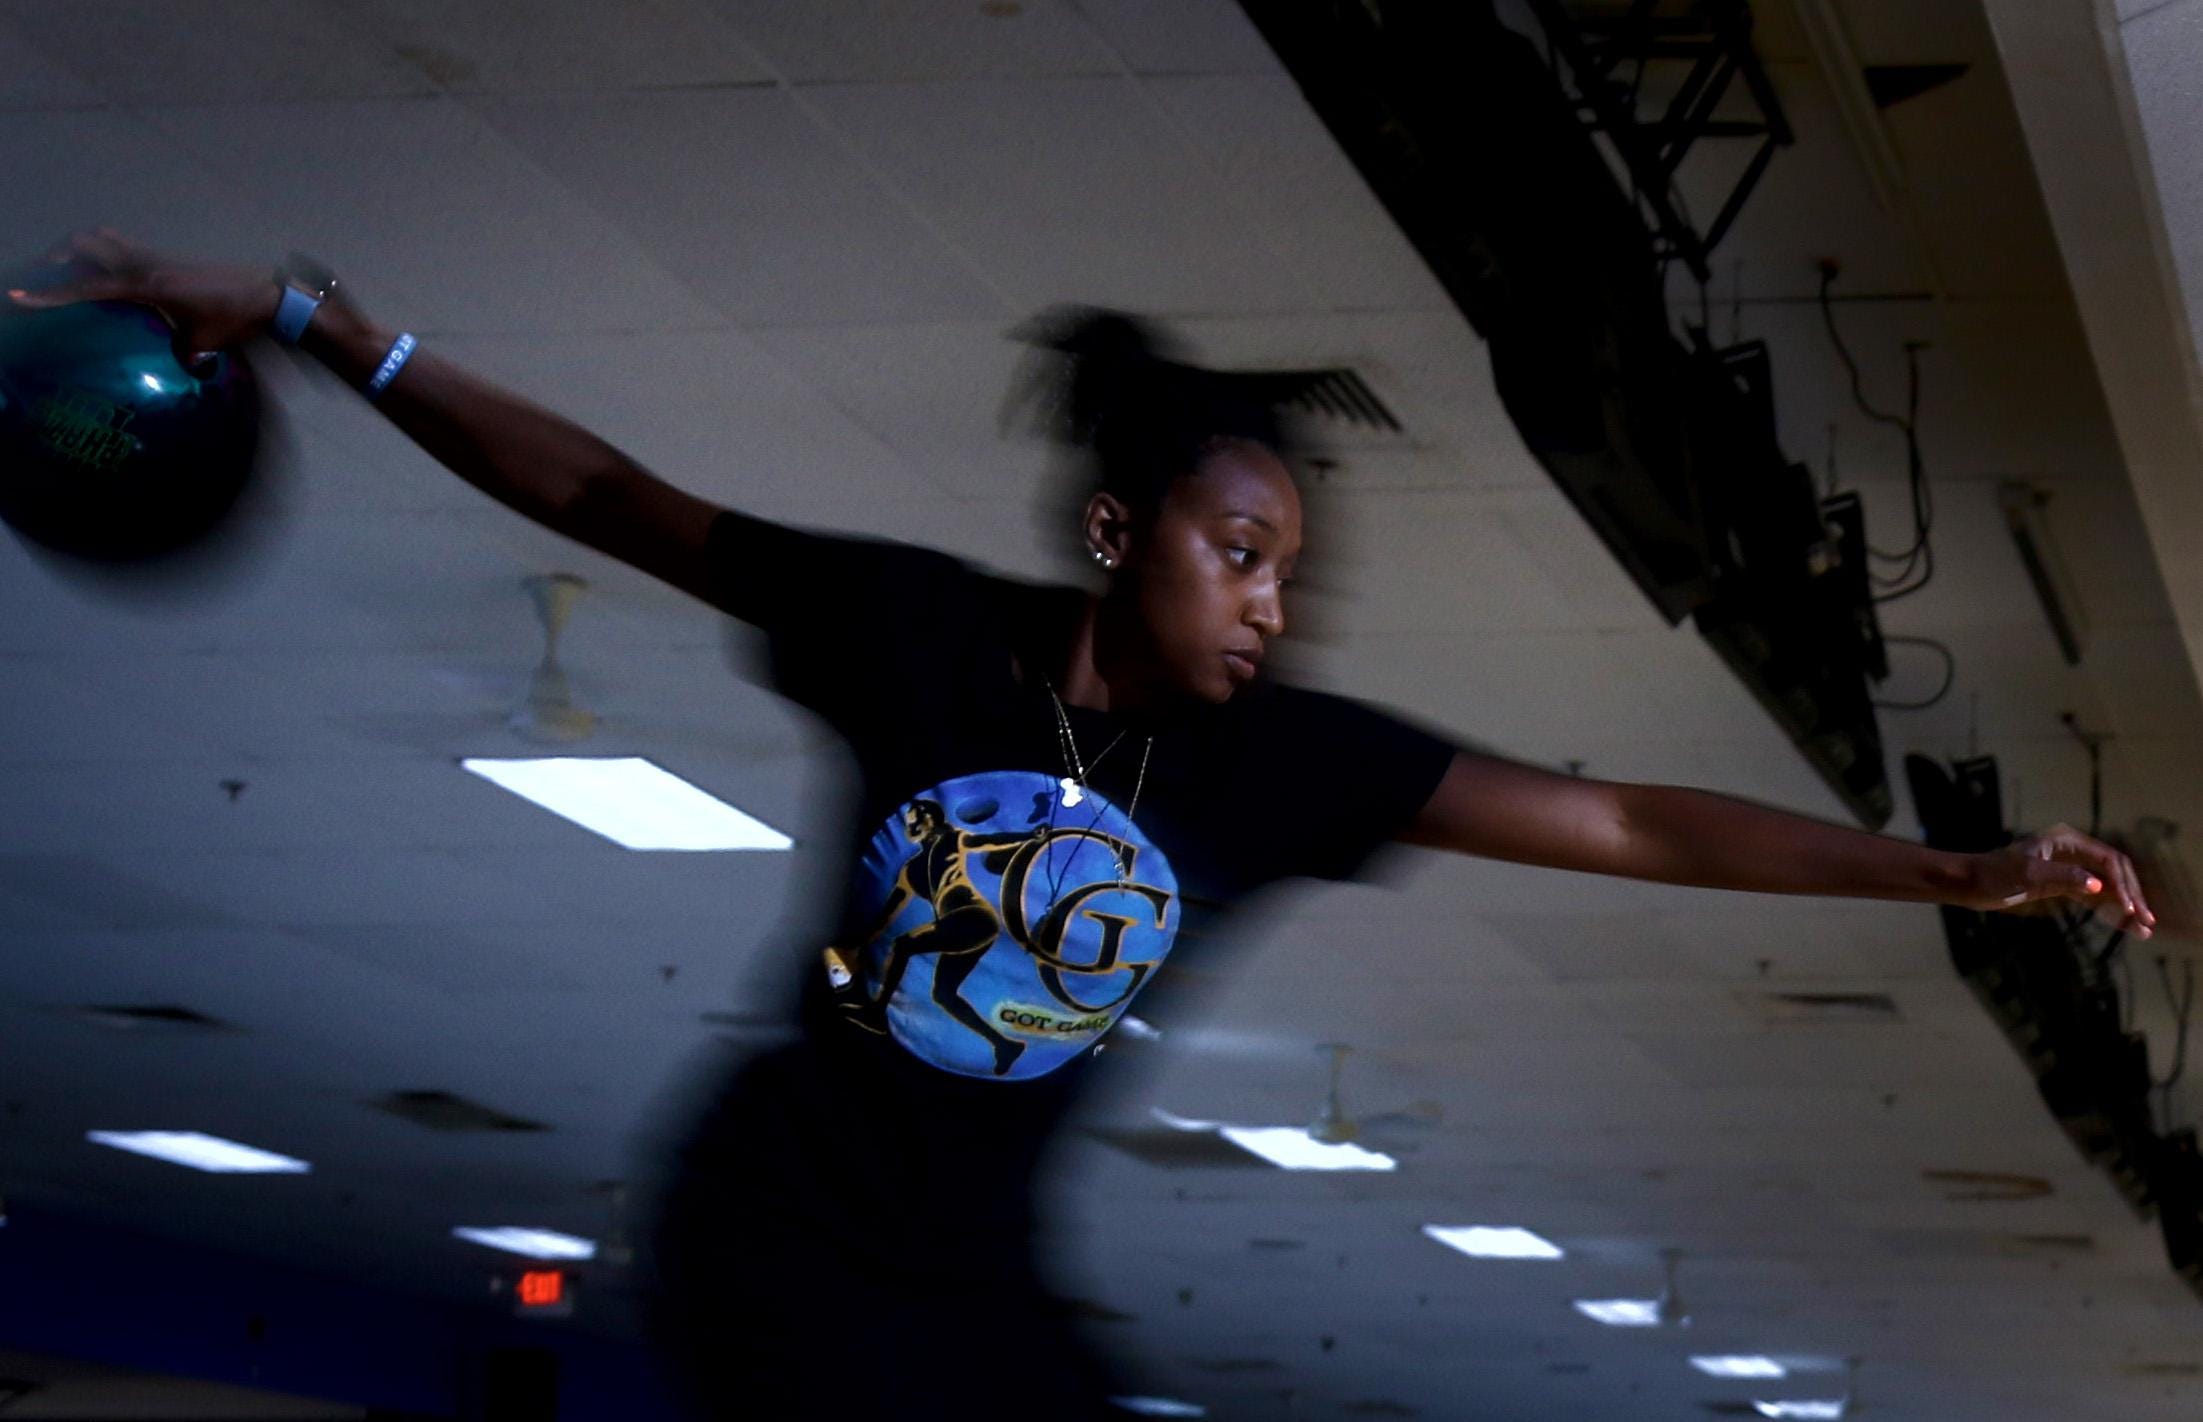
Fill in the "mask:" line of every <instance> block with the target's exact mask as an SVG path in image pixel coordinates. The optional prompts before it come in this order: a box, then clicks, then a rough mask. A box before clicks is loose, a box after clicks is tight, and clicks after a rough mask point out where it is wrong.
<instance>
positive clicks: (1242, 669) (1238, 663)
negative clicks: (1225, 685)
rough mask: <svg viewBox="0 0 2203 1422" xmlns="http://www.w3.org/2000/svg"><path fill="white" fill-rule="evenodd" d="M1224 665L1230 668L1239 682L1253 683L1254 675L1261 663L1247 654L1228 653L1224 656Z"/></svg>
mask: <svg viewBox="0 0 2203 1422" xmlns="http://www.w3.org/2000/svg"><path fill="white" fill-rule="evenodd" d="M1224 665H1225V666H1226V667H1228V668H1230V669H1231V674H1232V675H1233V676H1234V677H1237V678H1238V679H1239V680H1241V681H1251V680H1253V679H1254V674H1255V672H1256V670H1257V669H1258V668H1259V667H1260V665H1261V663H1260V661H1259V659H1257V658H1255V657H1251V656H1248V655H1247V654H1246V653H1245V652H1226V653H1225V654H1224Z"/></svg>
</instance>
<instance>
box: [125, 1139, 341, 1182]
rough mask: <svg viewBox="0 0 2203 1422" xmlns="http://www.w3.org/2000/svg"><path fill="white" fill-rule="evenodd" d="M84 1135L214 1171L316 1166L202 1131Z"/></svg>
mask: <svg viewBox="0 0 2203 1422" xmlns="http://www.w3.org/2000/svg"><path fill="white" fill-rule="evenodd" d="M84 1138H85V1139H86V1140H88V1141H92V1142H94V1143H95V1144H98V1145H103V1146H113V1147H114V1148H115V1149H116V1150H126V1151H129V1152H130V1153H131V1154H133V1155H144V1156H150V1157H152V1158H153V1159H155V1160H165V1161H167V1162H168V1163H169V1164H171V1165H183V1166H188V1167H190V1168H191V1169H193V1170H204V1171H207V1172H208V1173H209V1174H214V1175H304V1174H306V1173H307V1172H309V1171H311V1170H312V1169H313V1167H312V1166H311V1165H309V1164H307V1163H306V1162H305V1161H303V1160H294V1159H293V1158H292V1157H290V1156H287V1155H277V1154H276V1153H275V1152H274V1151H272V1150H261V1149H259V1148H258V1147H257V1146H249V1145H240V1144H238V1143H237V1142H236V1141H226V1140H223V1139H222V1138H221V1137H220V1136H210V1135H207V1134H206V1133H204V1132H202V1131H86V1132H85V1133H84Z"/></svg>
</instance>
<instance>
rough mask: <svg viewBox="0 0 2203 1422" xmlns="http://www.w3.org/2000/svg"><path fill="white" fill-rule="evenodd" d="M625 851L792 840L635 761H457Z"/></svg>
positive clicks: (785, 845)
mask: <svg viewBox="0 0 2203 1422" xmlns="http://www.w3.org/2000/svg"><path fill="white" fill-rule="evenodd" d="M459 763H460V764H461V765H462V766H464V767H466V768H467V769H468V770H470V771H473V772H474V773H475V774H476V775H479V776H481V777H482V778H483V779H484V780H487V781H490V782H491V783H492V784H495V785H501V786H503V787H504V788H505V789H507V790H510V791H512V792H513V793H514V794H515V795H518V796H520V797H522V798H523V799H527V800H532V801H534V802H535V803H536V804H538V805H541V806H542V807H543V808H544V809H546V810H549V811H550V812H551V813H553V814H555V815H560V816H563V817H564V818H566V819H569V820H572V821H573V822H574V823H575V824H577V825H580V826H581V827H582V828H583V829H587V830H594V831H595V832H596V833H598V834H601V835H603V836H604V837H605V838H606V839H609V840H611V841H612V842H613V843H614V844H618V845H622V846H624V847H625V848H628V849H675V850H726V849H789V848H792V847H793V846H794V844H795V841H794V840H792V839H790V838H788V836H786V835H784V834H782V833H781V832H780V831H779V830H776V829H774V828H773V827H772V826H771V825H768V824H766V823H765V822H764V821H763V820H760V819H757V818H756V817H754V816H752V815H748V814H745V813H743V812H742V811H740V810H738V809H736V808H735V807H734V806H732V805H730V804H728V803H727V802H726V801H724V800H721V799H719V798H717V797H716V796H713V795H709V794H706V793H705V792H704V791H702V790H699V789H697V788H696V787H695V786H693V785H691V784H689V783H688V782H687V781H686V780H683V779H681V778H680V777H679V776H677V775H673V774H671V773H669V772H667V771H665V770H661V769H660V768H658V767H657V766H655V765H653V764H651V763H650V762H649V761H647V760H644V759H642V758H641V757H639V756H617V757H606V758H589V757H583V756H550V757H547V758H544V759H539V760H484V759H481V758H479V757H476V758H471V759H467V760H462V761H460V762H459Z"/></svg>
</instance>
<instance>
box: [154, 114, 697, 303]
mask: <svg viewBox="0 0 2203 1422" xmlns="http://www.w3.org/2000/svg"><path fill="white" fill-rule="evenodd" d="M157 120H158V121H159V122H160V123H161V124H162V125H163V126H164V127H165V128H166V129H167V130H168V132H169V133H170V135H171V136H172V137H173V138H174V139H175V140H176V141H178V142H180V143H182V144H183V145H185V146H186V147H188V148H189V149H190V150H191V151H192V152H193V153H195V154H196V155H197V156H198V157H199V158H200V159H201V161H203V162H204V163H205V164H206V165H207V166H209V167H212V168H214V169H215V170H216V171H217V172H219V173H221V174H222V176H223V177H224V178H225V179H227V180H228V181H229V182H230V183H231V184H232V185H234V186H237V187H241V188H243V189H245V190H246V191H247V192H249V193H251V194H252V195H253V196H254V197H255V198H256V199H257V200H258V202H259V205H260V207H261V208H262V209H263V210H264V211H266V212H267V213H268V214H269V218H270V229H271V230H272V233H273V235H263V236H262V237H261V238H260V241H261V243H262V244H264V249H263V252H262V253H261V255H263V256H264V258H266V259H270V260H272V259H273V258H274V257H275V256H277V255H279V254H280V247H281V245H282V244H286V243H287V244H290V245H294V246H298V247H301V248H304V249H305V250H307V251H310V252H312V253H313V254H314V255H316V256H317V257H320V258H321V259H322V260H324V261H326V262H328V263H329V264H330V265H331V266H332V267H334V268H335V269H336V270H337V271H338V272H339V273H340V274H341V275H342V276H343V277H344V278H345V279H346V280H347V282H348V283H349V284H350V285H351V287H352V289H353V291H354V292H355V293H356V294H358V296H359V298H360V300H361V301H362V302H363V303H364V304H365V306H366V309H367V310H368V311H369V313H370V314H372V315H375V316H377V317H379V318H381V319H383V320H385V321H387V322H390V323H392V324H400V325H403V326H407V327H410V328H412V329H414V330H416V331H422V332H426V333H433V334H437V335H441V334H448V333H451V332H454V331H559V332H573V331H577V330H580V331H589V330H615V331H632V330H637V329H648V328H651V327H656V326H672V325H681V324H687V325H694V324H697V323H698V312H697V308H696V304H695V298H694V296H693V295H692V294H691V293H690V292H688V291H687V290H685V289H684V288H683V287H682V286H681V285H680V284H679V283H678V282H677V281H675V280H674V279H673V278H672V277H670V276H668V275H667V274H666V272H665V271H664V270H663V269H662V268H660V267H658V266H656V265H655V264H653V263H652V261H651V260H650V259H649V257H648V256H646V255H645V254H644V252H643V251H641V250H640V249H639V248H638V247H637V246H636V245H635V244H634V242H633V241H632V240H631V239H630V238H629V237H628V236H627V235H626V234H625V233H623V232H622V231H620V230H619V229H618V227H616V226H614V225H612V224H611V223H609V222H607V221H606V220H604V219H602V218H599V217H597V216H596V215H594V214H592V213H591V212H590V210H589V209H588V208H587V207H586V206H585V205H584V204H583V203H582V202H580V201H578V200H576V198H575V197H574V196H573V195H572V194H570V193H568V192H567V191H566V190H565V189H563V188H562V187H560V186H559V184H558V183H557V182H555V181H553V180H551V179H549V178H547V177H546V176H545V175H544V173H543V172H542V171H541V170H540V169H538V168H536V167H534V166H533V165H531V164H530V163H529V162H528V161H527V160H526V159H525V158H523V157H522V156H521V155H520V154H519V153H517V152H515V151H514V149H513V148H512V147H511V146H510V145H508V144H507V143H506V142H505V141H504V140H502V139H500V138H499V137H498V136H497V134H495V133H494V132H492V131H491V130H490V129H489V128H488V127H487V126H485V125H484V124H483V123H482V122H481V120H480V119H478V118H476V117H475V116H474V115H473V114H472V113H470V112H468V110H467V109H465V108H464V107H462V106H461V105H460V104H458V103H456V102H454V101H452V100H448V99H440V98H429V99H397V100H370V101H347V102H332V103H313V104H297V105H288V106H285V107H283V108H282V109H281V110H279V111H276V112H271V111H270V110H269V109H267V108H264V107H262V106H259V105H250V104H247V105H232V106H225V107H220V108H211V109H196V110H192V111H190V112H189V114H188V115H186V114H183V113H181V112H180V111H177V110H163V111H160V113H159V114H158V115H157ZM424 232H433V233H434V237H433V239H432V240H429V239H425V238H424V236H423V234H424ZM266 248H275V249H278V250H277V251H273V252H270V251H266V250H265V249H266ZM230 255H231V259H232V260H250V259H252V257H253V256H254V255H255V253H253V252H252V251H249V250H248V251H238V252H235V253H233V254H230Z"/></svg>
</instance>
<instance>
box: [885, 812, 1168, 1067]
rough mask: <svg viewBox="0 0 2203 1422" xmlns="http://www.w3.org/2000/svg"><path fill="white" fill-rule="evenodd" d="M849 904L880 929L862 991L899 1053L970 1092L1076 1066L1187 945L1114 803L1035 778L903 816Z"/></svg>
mask: <svg viewBox="0 0 2203 1422" xmlns="http://www.w3.org/2000/svg"><path fill="white" fill-rule="evenodd" d="M1066 800H1069V801H1071V802H1072V803H1069V804H1066V803H1065V801H1066ZM855 895H856V898H857V902H858V907H859V912H860V919H862V920H863V921H864V922H865V923H866V925H867V926H868V927H869V929H870V931H869V932H868V933H867V934H866V936H865V939H864V941H863V943H862V945H861V948H860V951H859V960H860V963H861V965H862V971H861V973H860V975H859V981H858V983H857V984H856V985H855V986H856V988H857V989H858V990H859V991H861V992H862V993H863V995H864V996H865V998H866V999H867V1000H868V1002H869V1003H870V1005H871V1009H872V1010H873V1011H874V1012H876V1013H878V1014H879V1015H880V1016H882V1017H883V1018H884V1021H885V1025H886V1030H887V1031H888V1032H889V1034H890V1035H892V1036H893V1037H894V1038H895V1040H896V1041H897V1042H899V1043H901V1044H902V1046H903V1047H904V1048H905V1049H907V1050H908V1051H910V1052H911V1053H912V1054H913V1055H915V1056H917V1057H918V1058H920V1059H921V1060H923V1061H926V1062H930V1063H931V1064H933V1065H934V1066H937V1067H940V1068H942V1069H944V1070H947V1071H953V1072H957V1073H959V1074H961V1075H965V1076H977V1077H987V1078H994V1079H1007V1080H1024V1079H1030V1078H1032V1077H1037V1076H1044V1075H1046V1074H1047V1073H1049V1072H1051V1071H1053V1070H1055V1069H1056V1068H1057V1067H1059V1066H1062V1065H1063V1064H1064V1063H1065V1062H1068V1061H1070V1060H1071V1059H1072V1058H1073V1057H1075V1056H1077V1055H1079V1053H1081V1052H1082V1051H1084V1050H1086V1048H1087V1047H1089V1046H1090V1045H1092V1044H1093V1042H1094V1041H1095V1040H1096V1039H1098V1038H1099V1037H1100V1036H1101V1035H1102V1034H1103V1033H1105V1032H1107V1031H1108V1030H1109V1028H1110V1027H1111V1026H1112V1025H1113V1024H1114V1023H1115V1022H1116V1020H1117V1019H1118V1018H1119V1017H1121V1016H1122V1015H1123V1014H1124V1011H1125V1008H1126V1005H1127V1004H1128V1003H1130V1002H1131V1000H1132V997H1133V995H1134V994H1135V993H1137V992H1138V991H1139V990H1140V989H1141V987H1143V986H1144V985H1145V984H1146V983H1147V981H1148V979H1149V978H1150V977H1151V976H1152V975H1153V974H1154V971H1155V969H1156V968H1157V967H1158V966H1159V965H1160V964H1161V963H1162V961H1163V959H1164V958H1165V957H1166V956H1167V955H1168V954H1169V952H1170V948H1171V944H1172V942H1173V941H1174V940H1175V939H1176V937H1177V933H1178V912H1179V906H1178V880H1177V876H1176V875H1175V874H1173V873H1172V872H1171V867H1170V861H1169V860H1168V859H1166V858H1165V857H1164V856H1163V852H1162V851H1161V850H1160V849H1157V848H1156V847H1155V846H1154V845H1153V844H1152V843H1150V842H1149V840H1148V838H1147V836H1146V835H1144V834H1142V833H1141V832H1140V828H1139V826H1137V825H1135V824H1134V823H1133V822H1132V820H1131V818H1130V817H1129V816H1127V815H1126V814H1125V813H1124V812H1123V811H1122V810H1121V809H1119V808H1118V807H1117V806H1116V805H1115V804H1113V803H1112V802H1111V801H1110V800H1109V799H1108V798H1107V797H1105V796H1103V795H1101V794H1098V793H1097V792H1095V791H1093V790H1090V789H1087V790H1073V791H1069V792H1066V790H1065V789H1064V787H1063V785H1062V784H1061V783H1060V782H1059V781H1058V780H1057V779H1056V778H1055V777H1053V776H1050V775H1044V774H1041V773H1039V772H1036V771H1029V770H995V771H986V772H983V773H981V774H978V775H966V776H960V777H958V778H956V779H953V780H946V781H943V782H942V783H941V784H939V785H936V786H934V787H933V788H932V789H930V790H925V791H922V792H920V793H919V794H917V795H914V796H912V797H911V798H910V799H909V800H907V801H905V802H904V803H903V805H902V806H901V808H899V809H898V810H897V811H896V812H895V813H894V814H892V815H890V816H889V817H888V820H887V823H886V824H884V825H882V826H881V827H880V829H879V830H878V832H877V833H875V834H874V835H873V836H872V839H871V841H870V843H869V844H868V845H867V846H866V848H865V852H864V855H863V857H862V858H861V859H860V860H859V861H858V866H857V882H856V886H855Z"/></svg>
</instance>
